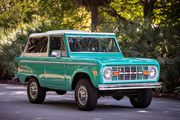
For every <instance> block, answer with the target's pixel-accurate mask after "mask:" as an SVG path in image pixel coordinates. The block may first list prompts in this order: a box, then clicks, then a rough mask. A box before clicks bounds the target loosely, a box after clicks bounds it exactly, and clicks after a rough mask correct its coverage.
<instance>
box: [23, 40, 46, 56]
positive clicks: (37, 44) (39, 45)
mask: <svg viewBox="0 0 180 120" xmlns="http://www.w3.org/2000/svg"><path fill="white" fill-rule="evenodd" d="M47 43H48V38H47V37H41V38H30V39H29V42H28V47H27V50H26V53H45V52H47Z"/></svg>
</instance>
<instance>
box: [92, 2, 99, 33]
mask: <svg viewBox="0 0 180 120" xmlns="http://www.w3.org/2000/svg"><path fill="white" fill-rule="evenodd" d="M90 10H91V31H92V32H94V31H97V26H98V5H94V6H90Z"/></svg>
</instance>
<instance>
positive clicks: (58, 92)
mask: <svg viewBox="0 0 180 120" xmlns="http://www.w3.org/2000/svg"><path fill="white" fill-rule="evenodd" d="M56 93H57V94H58V95H64V94H66V91H64V90H57V91H56Z"/></svg>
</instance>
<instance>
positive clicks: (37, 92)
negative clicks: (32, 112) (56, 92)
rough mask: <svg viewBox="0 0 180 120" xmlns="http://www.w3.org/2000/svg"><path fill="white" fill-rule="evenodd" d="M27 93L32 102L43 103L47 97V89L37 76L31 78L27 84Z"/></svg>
mask: <svg viewBox="0 0 180 120" xmlns="http://www.w3.org/2000/svg"><path fill="white" fill-rule="evenodd" d="M27 95H28V99H29V101H30V102H31V103H37V104H41V103H43V102H44V100H45V97H46V90H45V88H42V87H41V86H40V85H39V83H38V82H37V80H36V79H35V78H31V79H30V81H29V83H28V86H27Z"/></svg>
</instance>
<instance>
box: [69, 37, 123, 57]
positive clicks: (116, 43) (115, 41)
mask: <svg viewBox="0 0 180 120" xmlns="http://www.w3.org/2000/svg"><path fill="white" fill-rule="evenodd" d="M68 37H85V38H111V39H113V40H114V43H115V45H116V46H117V49H118V52H86V51H81V52H74V51H71V49H70V46H69V41H68ZM65 39H66V45H67V48H68V49H67V50H68V53H90V54H92V53H93V54H94V53H107V54H115V53H122V51H121V49H120V46H119V44H118V42H117V39H116V36H115V35H104V34H103V35H101V34H99V35H93V34H87V35H84V34H66V35H65Z"/></svg>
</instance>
